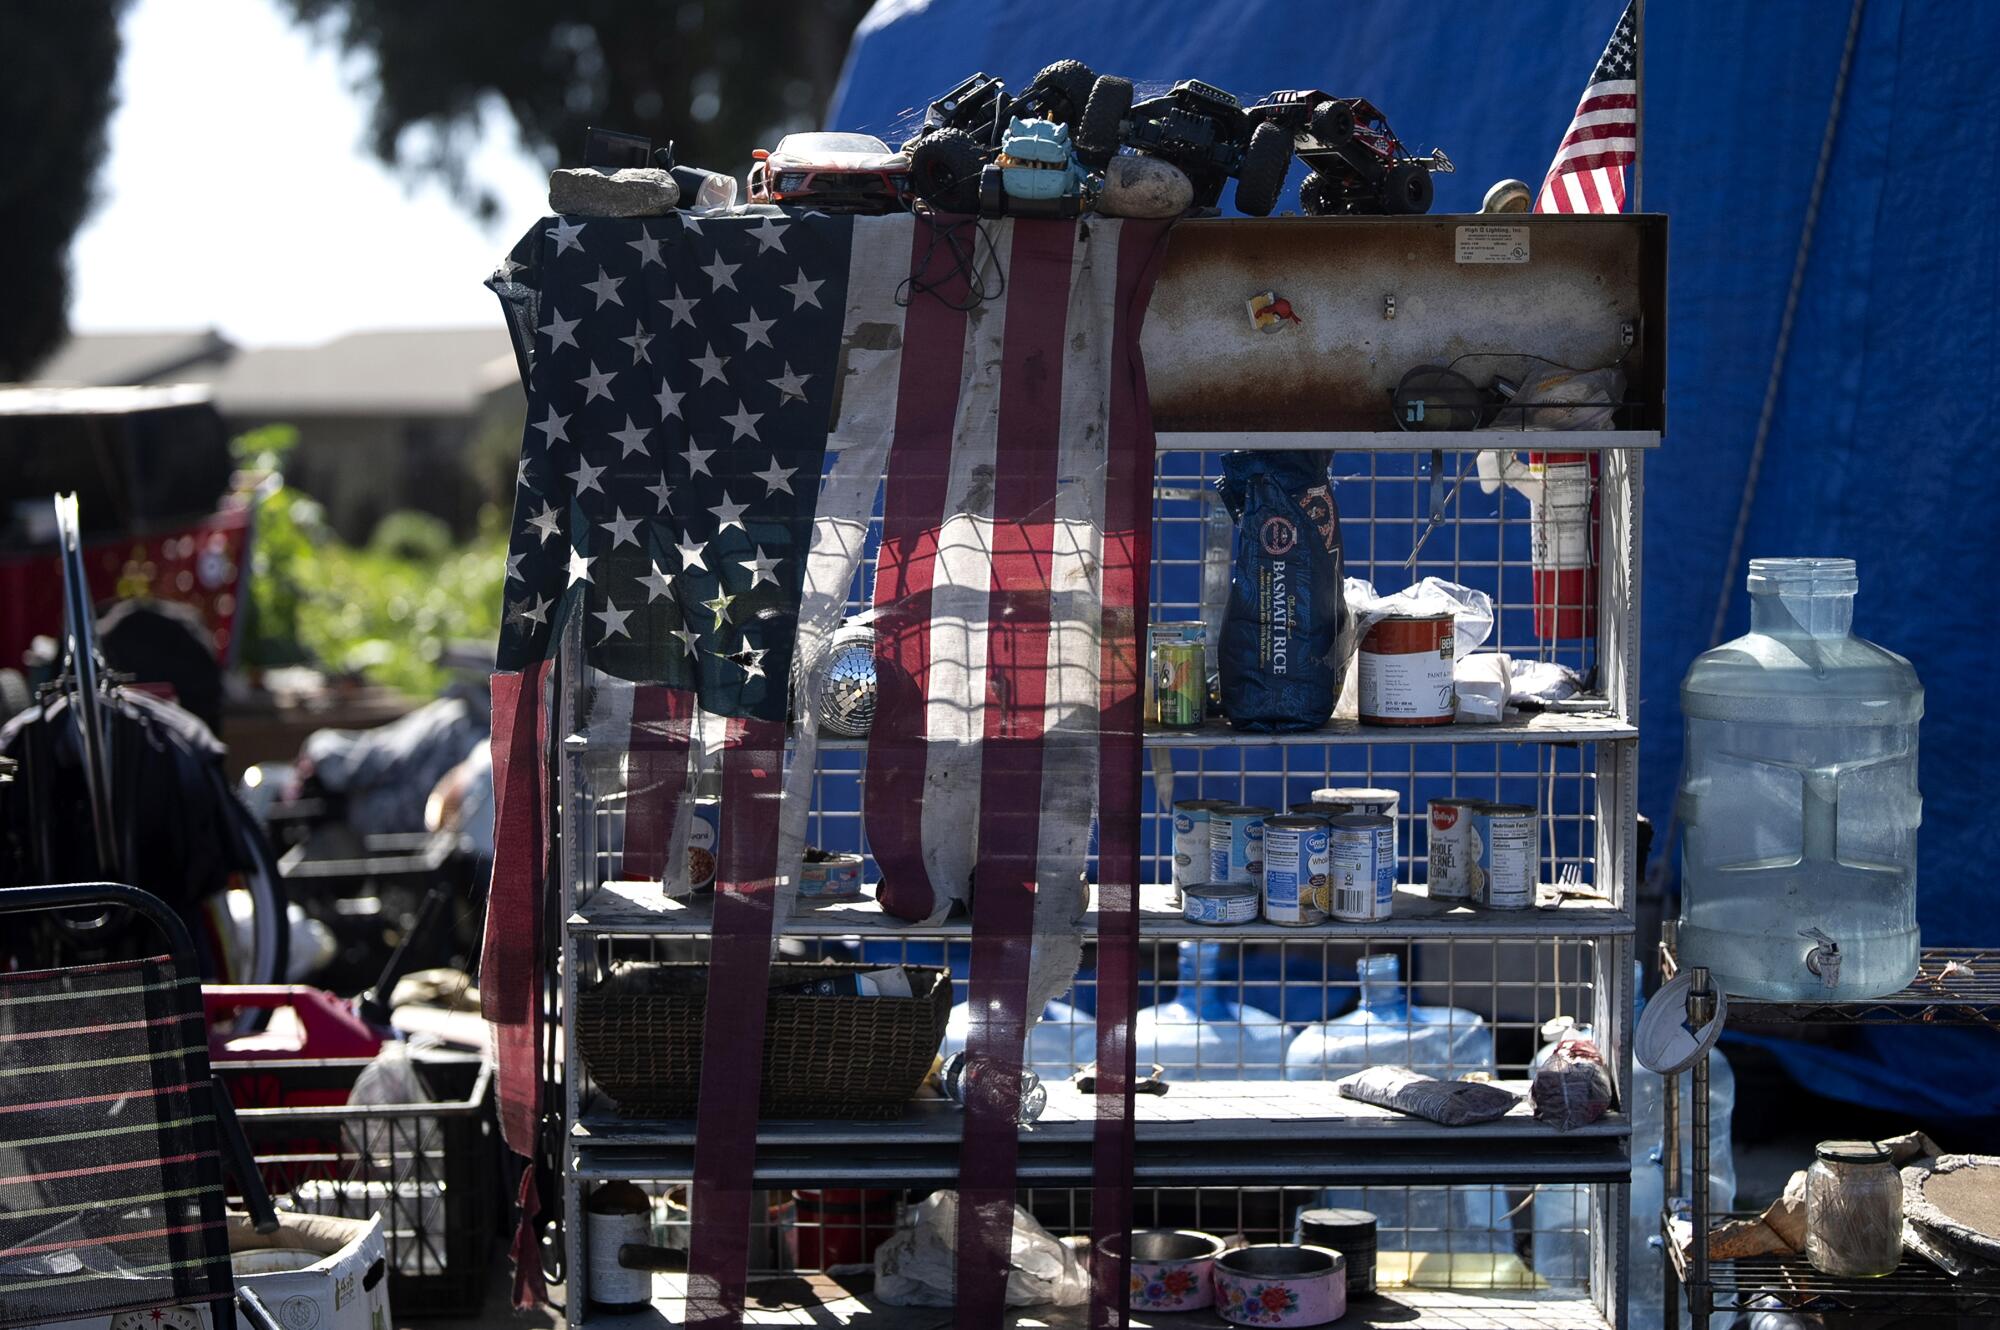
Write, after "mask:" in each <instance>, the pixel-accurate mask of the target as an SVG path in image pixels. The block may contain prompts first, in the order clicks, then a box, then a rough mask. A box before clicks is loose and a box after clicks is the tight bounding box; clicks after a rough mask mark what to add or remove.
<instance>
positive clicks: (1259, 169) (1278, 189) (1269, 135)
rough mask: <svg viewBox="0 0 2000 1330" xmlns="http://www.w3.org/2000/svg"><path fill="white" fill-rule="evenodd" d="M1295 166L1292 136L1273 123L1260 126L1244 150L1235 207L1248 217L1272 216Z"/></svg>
mask: <svg viewBox="0 0 2000 1330" xmlns="http://www.w3.org/2000/svg"><path fill="white" fill-rule="evenodd" d="M1291 166H1292V136H1291V135H1290V134H1287V133H1286V132H1285V131H1284V130H1282V129H1280V128H1278V126H1276V125H1273V124H1269V123H1266V124H1262V125H1259V126H1257V128H1256V129H1255V130H1253V131H1252V132H1251V134H1250V146H1249V147H1247V148H1245V149H1244V150H1243V169H1242V170H1241V171H1239V172H1238V173H1237V176H1236V208H1237V211H1239V212H1241V213H1243V214H1244V215H1245V216H1247V217H1269V216H1270V215H1271V209H1273V208H1275V207H1277V206H1278V195H1279V194H1281V193H1283V192H1284V189H1285V173H1286V172H1287V171H1289V170H1290V169H1291Z"/></svg>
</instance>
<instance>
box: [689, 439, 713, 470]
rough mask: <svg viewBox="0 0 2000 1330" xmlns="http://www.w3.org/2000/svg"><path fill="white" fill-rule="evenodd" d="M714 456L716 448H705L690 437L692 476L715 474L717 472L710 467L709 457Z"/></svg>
mask: <svg viewBox="0 0 2000 1330" xmlns="http://www.w3.org/2000/svg"><path fill="white" fill-rule="evenodd" d="M713 456H715V449H713V448H703V447H702V446H700V445H699V444H697V443H696V442H695V441H694V439H693V438H692V437H690V438H689V439H688V446H687V459H688V475H689V476H690V477H692V476H712V475H714V474H715V473H714V472H713V471H710V470H709V469H708V459H709V458H711V457H713Z"/></svg>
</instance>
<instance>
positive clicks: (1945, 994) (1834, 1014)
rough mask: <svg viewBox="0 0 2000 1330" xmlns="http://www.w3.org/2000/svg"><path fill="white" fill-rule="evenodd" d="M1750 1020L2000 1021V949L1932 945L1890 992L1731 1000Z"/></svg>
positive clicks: (1733, 1017) (1732, 1009) (1742, 1018)
mask: <svg viewBox="0 0 2000 1330" xmlns="http://www.w3.org/2000/svg"><path fill="white" fill-rule="evenodd" d="M1729 1023H1730V1024H1731V1025H1733V1026H1744V1025H1757V1026H1764V1025H2000V950H1996V949H1994V948H1990V947H1926V948H1924V951H1923V956H1922V959H1921V961H1920V962H1919V963H1918V967H1917V977H1916V979H1915V981H1914V982H1912V983H1911V984H1910V986H1909V987H1908V988H1906V989H1904V990H1903V991H1902V992H1900V993H1892V994H1890V995H1889V996H1888V997H1880V998H1862V999H1858V1000H1850V1001H1829V1002H1820V1001H1812V1002H1753V1001H1751V1000H1750V999H1748V998H1731V999H1730V1000H1729Z"/></svg>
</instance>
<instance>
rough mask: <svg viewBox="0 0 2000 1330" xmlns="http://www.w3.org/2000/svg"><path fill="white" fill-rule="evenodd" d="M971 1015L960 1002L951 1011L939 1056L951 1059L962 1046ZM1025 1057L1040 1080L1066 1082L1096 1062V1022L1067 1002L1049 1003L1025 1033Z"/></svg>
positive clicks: (966, 1007)
mask: <svg viewBox="0 0 2000 1330" xmlns="http://www.w3.org/2000/svg"><path fill="white" fill-rule="evenodd" d="M970 1012H971V1009H970V1008H969V1007H968V1006H967V1004H965V1003H963V1002H961V1003H959V1004H958V1005H957V1006H955V1007H953V1008H952V1009H951V1015H950V1017H948V1018H947V1019H946V1021H945V1027H944V1044H943V1046H942V1047H940V1048H939V1049H938V1056H939V1057H941V1058H943V1057H950V1056H951V1055H952V1054H953V1053H956V1052H958V1051H959V1050H960V1049H962V1048H964V1047H965V1039H966V1035H967V1033H968V1031H969V1029H970V1026H971V1014H970ZM1026 1056H1027V1066H1028V1069H1029V1070H1030V1071H1032V1072H1034V1073H1035V1074H1036V1075H1037V1076H1039V1077H1041V1078H1042V1079H1043V1080H1045V1081H1066V1080H1068V1079H1069V1078H1070V1076H1071V1075H1072V1074H1073V1073H1074V1072H1075V1071H1076V1069H1077V1068H1078V1067H1083V1066H1088V1065H1089V1064H1090V1063H1092V1062H1095V1061H1096V1060H1097V1022H1095V1021H1093V1020H1091V1019H1090V1017H1088V1016H1086V1015H1084V1014H1083V1013H1082V1012H1080V1011H1078V1010H1077V1009H1076V1008H1075V1007H1072V1006H1070V1005H1069V1004H1068V1003H1067V1002H1058V1001H1051V1002H1050V1003H1049V1004H1048V1006H1046V1007H1044V1008H1042V1018H1041V1019H1040V1020H1038V1021H1036V1022H1035V1023H1034V1025H1033V1026H1031V1027H1030V1028H1029V1030H1028V1045H1027V1051H1026Z"/></svg>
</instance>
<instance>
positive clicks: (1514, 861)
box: [1485, 818, 1540, 910]
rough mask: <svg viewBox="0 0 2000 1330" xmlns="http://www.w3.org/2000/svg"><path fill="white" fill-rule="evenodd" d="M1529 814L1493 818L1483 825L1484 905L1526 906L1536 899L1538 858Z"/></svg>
mask: <svg viewBox="0 0 2000 1330" xmlns="http://www.w3.org/2000/svg"><path fill="white" fill-rule="evenodd" d="M1537 840H1538V837H1537V835H1536V830H1535V823H1534V820H1533V819H1532V818H1520V819H1512V818H1509V819H1501V818H1494V819H1492V820H1491V821H1489V822H1488V824H1487V827H1486V846H1485V864H1486V907H1487V908H1488V909H1491V910H1525V909H1527V908H1528V907H1529V906H1531V905H1533V904H1534V903H1535V866H1536V861H1537V859H1538V858H1539V854H1538V850H1539V848H1540V847H1539V846H1538V844H1537Z"/></svg>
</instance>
